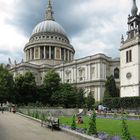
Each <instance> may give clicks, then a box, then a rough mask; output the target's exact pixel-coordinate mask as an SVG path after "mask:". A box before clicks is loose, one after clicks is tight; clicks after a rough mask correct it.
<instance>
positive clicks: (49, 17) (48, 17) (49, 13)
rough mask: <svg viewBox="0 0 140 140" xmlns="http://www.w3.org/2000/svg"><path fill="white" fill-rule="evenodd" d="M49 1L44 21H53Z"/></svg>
mask: <svg viewBox="0 0 140 140" xmlns="http://www.w3.org/2000/svg"><path fill="white" fill-rule="evenodd" d="M53 14H54V12H53V10H52V5H51V0H49V1H48V7H47V10H46V14H45V20H54V17H53Z"/></svg>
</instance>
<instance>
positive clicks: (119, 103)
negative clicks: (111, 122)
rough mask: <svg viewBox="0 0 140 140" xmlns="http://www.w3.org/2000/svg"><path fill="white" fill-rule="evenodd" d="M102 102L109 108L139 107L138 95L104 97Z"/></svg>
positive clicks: (139, 99) (139, 98)
mask: <svg viewBox="0 0 140 140" xmlns="http://www.w3.org/2000/svg"><path fill="white" fill-rule="evenodd" d="M103 104H104V105H106V106H107V107H109V108H125V109H127V108H138V107H140V97H124V98H120V97H115V98H104V100H103Z"/></svg>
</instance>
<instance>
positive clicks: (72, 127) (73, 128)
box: [71, 115, 76, 130]
mask: <svg viewBox="0 0 140 140" xmlns="http://www.w3.org/2000/svg"><path fill="white" fill-rule="evenodd" d="M71 129H72V130H75V129H76V120H75V115H73V117H72V124H71Z"/></svg>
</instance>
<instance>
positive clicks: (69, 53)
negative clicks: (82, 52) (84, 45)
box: [68, 50, 70, 61]
mask: <svg viewBox="0 0 140 140" xmlns="http://www.w3.org/2000/svg"><path fill="white" fill-rule="evenodd" d="M69 58H70V51H69V50H68V61H70V59H69Z"/></svg>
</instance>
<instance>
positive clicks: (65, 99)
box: [51, 83, 76, 108]
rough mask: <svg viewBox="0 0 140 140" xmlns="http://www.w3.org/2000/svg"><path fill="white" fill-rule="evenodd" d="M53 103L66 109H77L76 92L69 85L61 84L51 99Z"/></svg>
mask: <svg viewBox="0 0 140 140" xmlns="http://www.w3.org/2000/svg"><path fill="white" fill-rule="evenodd" d="M51 99H52V101H53V103H55V104H58V105H62V106H64V107H66V108H69V107H76V90H75V88H74V87H72V86H71V85H70V84H68V83H64V84H61V85H60V87H59V90H57V91H56V92H54V93H53V95H52V97H51Z"/></svg>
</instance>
